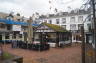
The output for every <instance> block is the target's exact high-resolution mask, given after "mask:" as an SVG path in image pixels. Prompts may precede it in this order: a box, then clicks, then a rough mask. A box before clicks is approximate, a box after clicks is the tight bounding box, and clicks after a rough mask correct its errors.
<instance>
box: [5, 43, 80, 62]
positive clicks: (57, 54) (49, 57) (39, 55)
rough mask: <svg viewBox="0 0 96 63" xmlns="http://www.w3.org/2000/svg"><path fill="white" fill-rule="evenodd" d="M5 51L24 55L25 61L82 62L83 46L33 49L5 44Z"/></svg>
mask: <svg viewBox="0 0 96 63" xmlns="http://www.w3.org/2000/svg"><path fill="white" fill-rule="evenodd" d="M3 48H4V50H5V51H8V52H10V53H12V54H15V55H18V56H23V60H24V63H81V47H80V45H77V46H69V47H65V48H50V50H48V51H42V52H39V51H33V50H26V49H19V48H14V49H12V48H11V45H5V46H4V47H3Z"/></svg>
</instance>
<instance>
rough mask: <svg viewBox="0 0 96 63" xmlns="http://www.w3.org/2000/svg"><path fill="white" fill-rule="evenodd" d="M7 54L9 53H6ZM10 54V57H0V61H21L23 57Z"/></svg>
mask: <svg viewBox="0 0 96 63" xmlns="http://www.w3.org/2000/svg"><path fill="white" fill-rule="evenodd" d="M8 54H9V53H8ZM9 55H10V58H8V57H7V58H2V59H1V60H0V63H14V62H16V63H23V57H20V56H16V55H13V54H9Z"/></svg>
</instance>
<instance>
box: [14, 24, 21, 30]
mask: <svg viewBox="0 0 96 63" xmlns="http://www.w3.org/2000/svg"><path fill="white" fill-rule="evenodd" d="M12 31H21V25H13V26H12Z"/></svg>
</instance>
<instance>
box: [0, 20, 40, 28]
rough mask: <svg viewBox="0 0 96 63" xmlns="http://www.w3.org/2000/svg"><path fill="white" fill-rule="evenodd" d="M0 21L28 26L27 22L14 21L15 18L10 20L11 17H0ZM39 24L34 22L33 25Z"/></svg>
mask: <svg viewBox="0 0 96 63" xmlns="http://www.w3.org/2000/svg"><path fill="white" fill-rule="evenodd" d="M0 22H2V23H5V24H16V25H24V26H27V25H28V23H27V22H19V21H14V20H9V19H0ZM38 25H39V24H32V26H38Z"/></svg>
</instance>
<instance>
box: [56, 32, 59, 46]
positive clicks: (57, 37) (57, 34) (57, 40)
mask: <svg viewBox="0 0 96 63" xmlns="http://www.w3.org/2000/svg"><path fill="white" fill-rule="evenodd" d="M56 43H57V44H56V46H57V47H59V32H57V33H56Z"/></svg>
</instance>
